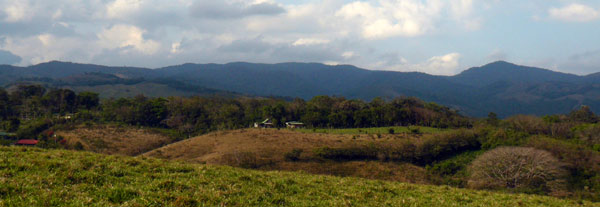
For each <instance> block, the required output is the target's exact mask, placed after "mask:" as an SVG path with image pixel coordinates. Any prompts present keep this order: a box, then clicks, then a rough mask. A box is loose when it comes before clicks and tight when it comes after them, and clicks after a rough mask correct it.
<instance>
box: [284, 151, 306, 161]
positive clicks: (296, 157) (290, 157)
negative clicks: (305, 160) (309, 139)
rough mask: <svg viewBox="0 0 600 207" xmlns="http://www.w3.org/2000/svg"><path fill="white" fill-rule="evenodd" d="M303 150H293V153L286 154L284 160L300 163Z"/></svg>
mask: <svg viewBox="0 0 600 207" xmlns="http://www.w3.org/2000/svg"><path fill="white" fill-rule="evenodd" d="M302 152H303V150H302V149H293V150H292V151H290V152H288V153H285V155H283V156H284V158H285V160H287V161H298V160H300V154H302Z"/></svg>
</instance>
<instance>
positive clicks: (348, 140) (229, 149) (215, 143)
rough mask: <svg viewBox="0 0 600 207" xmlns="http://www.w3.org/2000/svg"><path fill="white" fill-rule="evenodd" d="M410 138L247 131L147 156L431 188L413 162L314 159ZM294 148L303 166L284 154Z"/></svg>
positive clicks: (206, 138) (178, 145)
mask: <svg viewBox="0 0 600 207" xmlns="http://www.w3.org/2000/svg"><path fill="white" fill-rule="evenodd" d="M400 139H408V137H403V136H401V135H389V134H384V135H382V136H381V138H377V136H375V135H365V134H362V135H349V134H324V133H300V132H295V131H291V130H276V129H241V130H232V131H224V132H213V133H209V134H206V135H202V136H198V137H194V138H191V139H187V140H183V141H180V142H176V143H173V144H170V145H167V146H164V147H161V148H158V149H155V150H152V151H150V152H147V153H144V154H143V155H144V156H149V157H155V158H162V159H170V160H183V161H187V162H193V163H208V164H219V165H230V166H239V167H250V168H256V169H262V170H285V171H305V172H308V173H315V174H327V175H338V176H354V177H363V178H371V179H384V180H393V181H402V182H411V183H427V179H426V173H425V170H424V169H423V168H422V167H418V166H414V165H412V164H409V163H396V162H386V163H384V162H378V161H353V162H334V161H327V160H314V155H313V151H314V150H315V149H316V148H319V147H324V146H328V147H343V146H354V145H361V144H362V145H364V144H367V143H371V142H382V143H391V142H397V140H400ZM293 149H302V150H303V152H302V155H301V157H300V159H301V160H300V161H298V162H291V161H286V160H285V159H284V157H285V156H284V155H285V154H286V153H288V152H290V151H292V150H293Z"/></svg>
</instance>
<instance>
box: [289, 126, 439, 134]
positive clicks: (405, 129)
mask: <svg viewBox="0 0 600 207" xmlns="http://www.w3.org/2000/svg"><path fill="white" fill-rule="evenodd" d="M417 128H418V130H419V132H420V133H425V134H433V133H439V132H444V131H448V130H450V129H442V128H434V127H425V126H393V127H371V128H346V129H335V128H318V129H293V130H294V131H299V132H304V133H326V134H402V133H411V134H412V133H414V132H413V130H414V129H417Z"/></svg>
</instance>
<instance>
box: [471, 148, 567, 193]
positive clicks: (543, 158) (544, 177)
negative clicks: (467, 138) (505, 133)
mask: <svg viewBox="0 0 600 207" xmlns="http://www.w3.org/2000/svg"><path fill="white" fill-rule="evenodd" d="M469 171H470V172H471V176H470V179H469V182H468V184H469V186H470V187H473V188H521V189H527V188H536V189H537V188H542V189H546V190H550V191H554V188H557V187H558V186H556V184H557V183H561V182H560V181H561V179H562V178H563V177H564V176H565V175H566V172H565V171H564V170H563V169H562V164H561V163H560V162H559V161H558V160H557V159H556V158H554V157H553V156H552V154H550V153H549V152H547V151H544V150H538V149H535V148H530V147H498V148H496V149H494V150H491V151H488V152H486V153H484V154H483V155H481V156H479V157H478V158H477V159H475V160H474V161H473V162H472V163H471V166H470V167H469Z"/></svg>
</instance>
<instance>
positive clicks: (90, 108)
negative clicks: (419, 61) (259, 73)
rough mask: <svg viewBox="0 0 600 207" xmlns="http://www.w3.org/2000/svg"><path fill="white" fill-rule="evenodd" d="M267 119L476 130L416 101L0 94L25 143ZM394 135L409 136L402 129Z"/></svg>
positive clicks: (29, 88) (0, 109)
mask: <svg viewBox="0 0 600 207" xmlns="http://www.w3.org/2000/svg"><path fill="white" fill-rule="evenodd" d="M266 118H269V119H270V120H272V121H273V126H274V127H278V128H279V127H283V126H285V125H284V123H285V122H288V121H302V122H303V123H305V124H306V126H308V127H311V128H353V127H363V128H368V127H383V128H381V129H365V130H367V132H370V133H377V134H384V133H385V134H387V133H389V132H390V131H389V127H393V126H411V125H419V126H425V127H427V128H423V129H421V128H415V127H413V128H410V129H409V131H410V132H411V133H421V132H434V131H438V129H434V128H444V129H445V128H458V127H471V125H472V123H471V122H472V120H471V119H469V118H467V117H465V116H462V115H460V114H458V112H456V111H454V110H451V109H450V108H448V107H444V106H440V105H437V104H435V103H427V102H424V101H422V100H419V99H417V98H397V99H393V100H388V101H386V100H383V99H379V98H376V99H373V100H372V101H370V102H365V101H363V100H358V99H352V100H348V99H345V98H343V97H329V96H316V97H314V98H312V99H311V100H308V101H305V100H303V99H295V100H293V101H286V100H283V99H276V98H247V97H239V98H224V97H218V96H214V97H189V98H186V97H168V98H150V97H145V96H143V95H138V96H135V97H133V98H119V99H113V98H110V99H102V100H101V99H100V98H99V95H98V94H97V93H92V92H81V93H79V94H76V93H75V92H73V91H71V90H69V89H46V88H44V87H42V86H39V85H19V86H16V87H15V88H13V90H12V91H11V92H10V93H9V92H7V91H5V90H4V89H1V88H0V127H2V128H0V130H4V131H8V132H13V131H17V132H18V137H20V138H29V139H31V138H38V135H39V134H40V133H42V132H43V131H45V130H48V129H52V128H53V127H57V126H58V127H60V126H59V125H69V124H70V125H72V124H81V123H90V124H94V123H96V124H97V123H101V124H103V123H118V124H127V125H134V126H140V127H152V128H163V129H170V130H176V131H177V134H178V135H179V137H181V138H185V137H191V136H194V135H198V134H204V133H207V132H210V131H216V130H230V129H239V128H246V127H249V126H251V125H252V124H253V123H255V122H260V121H262V120H264V119H266ZM397 129H398V130H394V133H401V132H404V131H407V129H404V128H402V127H398V128H397Z"/></svg>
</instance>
